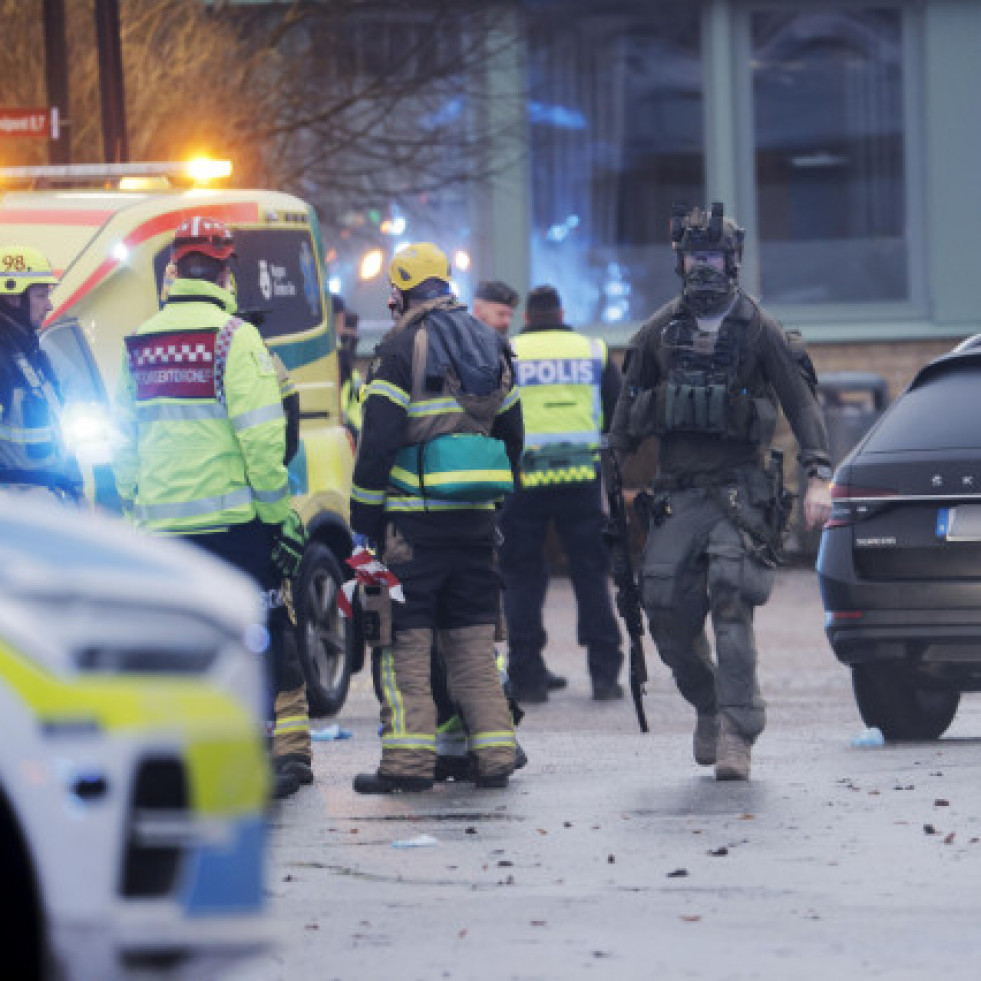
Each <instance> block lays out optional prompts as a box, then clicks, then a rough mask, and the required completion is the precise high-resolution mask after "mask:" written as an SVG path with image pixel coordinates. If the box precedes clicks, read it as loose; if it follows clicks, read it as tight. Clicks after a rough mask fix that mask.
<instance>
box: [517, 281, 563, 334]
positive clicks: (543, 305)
mask: <svg viewBox="0 0 981 981" xmlns="http://www.w3.org/2000/svg"><path fill="white" fill-rule="evenodd" d="M525 316H526V318H527V320H528V323H529V324H530V325H545V324H555V325H557V326H559V325H561V323H562V301H561V300H560V299H559V291H558V290H557V289H556V288H555V287H554V286H536V287H535V288H534V289H533V290H532V291H531V292H530V293H529V294H528V299H527V300H525Z"/></svg>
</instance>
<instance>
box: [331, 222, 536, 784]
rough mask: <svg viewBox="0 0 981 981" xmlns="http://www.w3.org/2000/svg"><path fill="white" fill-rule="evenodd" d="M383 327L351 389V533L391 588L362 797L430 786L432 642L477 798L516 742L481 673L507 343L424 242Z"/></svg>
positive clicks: (511, 453)
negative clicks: (460, 295)
mask: <svg viewBox="0 0 981 981" xmlns="http://www.w3.org/2000/svg"><path fill="white" fill-rule="evenodd" d="M389 279H390V281H391V299H390V302H389V306H390V308H391V310H392V315H393V318H394V319H395V325H394V327H393V328H392V329H391V330H390V331H389V332H388V333H387V334H386V335H385V337H383V338H382V340H381V342H380V344H379V345H378V347H377V349H376V352H375V357H374V360H373V361H372V364H371V367H370V369H369V372H368V376H367V379H366V396H365V400H364V406H363V408H364V414H363V420H364V426H363V429H362V438H361V440H360V441H359V444H358V454H357V458H356V460H355V467H354V480H353V487H352V492H351V526H352V528H353V529H354V531H355V532H356V533H357V536H358V539H357V540H358V541H359V542H361V543H368V544H369V545H372V546H375V543H377V546H376V547H377V549H378V552H379V557H380V558H381V560H382V562H384V564H385V565H386V566H387V567H388V568H389V569H390V570H391V572H392V573H394V575H395V576H397V577H398V579H399V580H400V582H401V583H402V585H403V588H404V592H405V602H404V603H394V604H392V607H391V626H392V635H391V638H390V640H388V642H387V643H385V642H384V641H383V643H382V644H381V647H382V650H381V658H380V681H381V688H382V707H381V720H382V758H381V763H380V765H379V767H378V770H377V771H376V772H375V773H361V774H358V775H357V777H356V778H355V780H354V789H355V790H356V791H357V792H358V793H363V794H383V793H392V792H398V791H422V790H428V789H429V788H431V787H432V786H433V781H434V775H435V764H436V710H435V705H434V703H433V697H432V692H431V688H430V650H431V648H432V644H433V639H434V636H435V637H437V638H438V643H439V649H440V651H441V653H442V656H443V660H444V663H445V665H446V672H447V679H448V684H449V691H450V694H451V697H452V699H453V701H454V703H455V704H456V705H457V706H459V709H460V713H461V715H462V717H463V721H464V724H465V726H466V730H467V733H468V745H469V749H470V752H471V753H472V755H473V758H474V760H475V761H476V774H475V783H476V785H477V786H478V787H504V786H507V783H508V778H509V775H510V774H511V772H512V771H513V769H514V765H515V739H514V728H513V725H512V720H511V714H510V711H509V707H508V702H507V699H506V698H505V696H504V693H503V691H502V690H501V683H500V679H499V676H498V671H497V666H496V664H495V654H494V632H495V623H496V620H497V613H498V603H499V596H500V584H499V578H498V574H497V570H496V567H495V559H494V538H495V501H497V500H499V499H500V497H501V496H502V495H503V494H504V493H505V492H506V491H507V490H509V489H510V488H511V487H512V486H513V475H514V472H515V468H516V467H517V466H518V463H519V460H520V455H521V445H522V423H521V405H520V402H519V401H518V393H517V389H516V388H515V387H514V381H513V370H512V366H511V361H510V354H509V349H508V347H507V344H506V342H505V341H504V339H503V338H501V337H500V336H499V335H498V334H496V333H495V332H494V331H493V330H491V329H490V328H488V327H487V326H485V325H484V324H481V323H480V322H479V321H478V320H476V319H475V318H473V317H472V316H470V314H468V313H467V311H466V308H465V307H464V306H463V305H462V304H461V303H459V301H458V300H457V299H456V298H455V297H454V296H453V295H452V293H451V285H450V265H449V261H448V260H447V258H446V256H445V255H444V253H443V252H442V251H441V250H440V249H438V248H437V247H436V246H435V245H432V244H430V243H428V242H426V243H420V244H417V245H411V246H408V247H407V248H405V249H403V250H401V251H400V252H399V253H398V254H397V255H396V256H395V257H394V258H393V259H392V262H391V264H390V266H389Z"/></svg>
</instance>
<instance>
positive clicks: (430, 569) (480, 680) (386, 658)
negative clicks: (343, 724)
mask: <svg viewBox="0 0 981 981" xmlns="http://www.w3.org/2000/svg"><path fill="white" fill-rule="evenodd" d="M382 561H384V563H385V565H387V566H388V568H389V569H391V571H392V572H393V573H395V575H396V576H397V577H398V578H399V580H400V581H401V583H402V587H403V589H404V591H405V602H404V603H393V604H392V643H391V644H390V645H388V646H385V647H383V648H382V650H381V660H380V682H381V685H380V687H381V695H382V705H381V722H382V759H381V765H380V766H379V768H378V772H379V773H381V774H383V775H386V776H396V777H426V778H429V779H432V778H433V775H434V772H435V767H436V706H435V704H434V702H433V693H432V689H431V686H430V653H431V650H432V646H433V641H434V639H435V640H436V641H437V642H438V644H439V649H440V652H441V654H442V657H443V662H444V665H445V668H446V680H447V686H448V688H449V693H450V697H451V698H452V700H453V702H454V704H456V705H457V706H458V707H459V710H460V714H461V715H462V716H463V721H464V723H465V724H466V729H467V733H468V736H467V739H468V748H469V751H470V752H471V753H472V754H473V755H474V757H475V759H476V761H477V772H478V773H479V774H480V776H498V775H500V774H510V773H511V772H512V771H513V770H514V750H515V739H514V726H513V724H512V722H511V712H510V708H509V706H508V702H507V699H506V697H505V695H504V692H503V690H502V689H501V680H500V676H499V674H498V670H497V664H496V662H495V651H494V630H495V624H496V621H497V613H498V603H499V599H500V589H501V584H500V577H499V575H498V573H497V570H496V568H495V563H494V548H493V546H492V545H490V544H489V543H488V544H486V545H484V544H481V543H461V544H458V545H457V544H453V545H442V544H441V545H413V544H409V542H408V541H407V540H406V539H405V538H403V537H402V536H401V535H400V534H399V532H398V531H397V530H396V529H395V528H394V527H392V526H390V527H389V529H388V531H387V533H386V539H385V547H384V550H383V554H382Z"/></svg>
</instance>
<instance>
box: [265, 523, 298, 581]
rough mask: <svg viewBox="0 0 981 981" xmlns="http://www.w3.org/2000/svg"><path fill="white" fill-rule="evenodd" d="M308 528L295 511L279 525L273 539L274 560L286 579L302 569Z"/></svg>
mask: <svg viewBox="0 0 981 981" xmlns="http://www.w3.org/2000/svg"><path fill="white" fill-rule="evenodd" d="M306 543H307V530H306V528H304V527H303V520H302V519H301V518H300V516H299V515H298V514H297V513H296V512H295V511H290V513H289V515H287V518H286V520H285V521H284V522H283V523H282V524H281V525H280V526H279V530H278V531H277V532H276V537H275V540H274V541H273V550H272V560H273V564H274V565H275V566H276V568H277V569H278V570H279V572H280V574H281V575H282V577H283V578H284V579H292V578H293V577H294V576H295V575H296V574H297V573H298V572H299V571H300V563H301V562H302V561H303V547H304V546H305V545H306Z"/></svg>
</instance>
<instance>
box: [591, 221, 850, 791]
mask: <svg viewBox="0 0 981 981" xmlns="http://www.w3.org/2000/svg"><path fill="white" fill-rule="evenodd" d="M743 237H744V232H743V229H741V228H739V227H738V226H737V225H736V223H735V222H734V221H733V220H732V219H731V218H727V217H725V214H724V210H723V206H722V204H721V203H718V202H717V203H715V204H713V205H712V206H711V209H710V210H708V211H705V210H703V209H701V208H694V209H692V210H690V211H686V210H685V208H684V207H678V208H676V209H675V214H674V216H673V218H672V221H671V239H672V244H673V247H674V250H675V254H676V264H675V271H676V272H677V274H678V275H679V276H680V277H681V281H682V290H681V296H680V297H678V298H676V299H674V300H672V301H670V302H669V303H667V304H665V305H664V306H663V307H661V309H660V310H658V311H657V312H656V313H655V314H654V315H653V316H652V317H651V318H650V319H649V320H648V321H647V322H646V323H645V324H644V325H643V327H641V329H640V331H639V332H638V333H637V334H636V335H635V336H634V337H633V339H632V340H631V341H630V346H629V348H628V352H627V359H626V362H625V374H626V378H625V384H624V387H623V392H622V394H621V396H620V400H619V402H618V403H617V407H616V413H615V415H614V419H613V426H612V429H611V434H610V445H611V447H613V448H614V449H617V450H621V451H624V452H631V451H633V450H635V449H636V448H637V446H638V445H639V444H640V442H641V440H642V439H644V438H645V437H647V436H656V437H658V439H659V449H658V473H657V477H656V478H655V480H654V486H653V488H652V492H653V497H652V499H651V500H650V501H649V502H648V507H647V510H648V513H649V515H650V528H649V532H648V537H647V545H646V551H645V554H644V566H643V599H644V605H645V607H646V609H647V613H648V616H649V618H650V627H651V633H652V634H653V636H654V640H655V642H656V644H657V650H658V654H659V655H660V657H661V660H662V661H664V663H665V664H666V665H667V666H668V667H669V668H670V669H671V671H672V672H673V674H674V679H675V683H676V684H677V686H678V689H679V690H680V691H681V694H682V695H683V696H684V697H685V699H686V700H687V701H688V702H689V703H690V704H691V705H692V706H693V707H694V708H695V711H696V723H695V733H694V739H693V749H694V756H695V762H696V763H698V764H699V765H702V766H712V765H714V766H715V776H716V779H718V780H747V779H749V772H750V763H751V750H752V746H753V743H754V742H755V740H756V738H757V737H758V736H759V734H760V733H761V732H762V731H763V726H764V723H765V718H766V717H765V703H764V701H763V698H762V696H761V694H760V689H759V685H758V682H757V673H756V665H757V652H756V643H755V639H754V635H753V611H754V609H755V608H756V607H757V606H760V605H762V604H763V603H765V602H766V601H767V599H768V598H769V595H770V590H771V589H772V586H773V567H774V566H775V564H776V553H777V552H778V550H779V546H780V538H781V533H782V526H783V523H784V520H785V516H786V513H787V511H788V510H789V509H788V508H786V502H785V500H784V499H783V498H784V495H782V494H781V493H780V487H781V485H782V482H781V480H780V479H778V478H779V476H780V475H779V474H778V473H777V472H776V471H774V470H773V469H772V468H769V472H768V468H767V461H766V459H765V454H766V451H767V449H768V448H769V446H770V442H771V440H772V438H773V433H774V428H775V426H776V422H777V415H778V411H779V408H780V407H782V408H783V410H784V412H785V413H786V414H787V419H788V421H789V422H790V426H791V429H792V430H793V432H794V435H795V437H796V438H797V442H798V445H799V447H800V461H801V464H802V465H803V467H804V469H805V470H806V472H807V474H808V477H809V480H808V485H807V493H806V497H805V502H804V505H805V512H806V517H807V522H808V524H809V525H812V524H814V523H816V522H819V521H821V522H823V521H824V520H825V519H826V518H827V517H828V515H829V514H830V510H831V498H830V491H829V488H828V481H829V479H830V476H831V470H830V467H829V459H828V437H827V433H826V432H825V427H824V420H823V418H822V415H821V410H820V408H819V406H818V403H817V400H816V398H815V396H814V391H813V389H812V387H811V384H810V382H812V381H814V370H813V365H811V362H810V359H809V358H808V356H807V352H806V350H805V349H804V347H803V343H802V342H799V343H798V342H797V341H796V340H795V339H792V338H788V335H787V333H786V332H785V331H784V329H783V328H782V327H781V325H780V323H779V321H777V320H776V319H774V318H773V317H772V316H771V315H770V314H769V313H767V312H766V311H765V310H764V309H762V307H760V305H759V304H758V303H757V302H756V301H755V300H754V299H752V298H751V297H750V296H748V295H747V294H746V293H744V292H743V291H742V289H741V288H740V286H739V266H740V263H741V261H742V255H743ZM709 615H711V618H712V626H713V628H714V635H715V659H714V660H713V658H712V648H711V645H710V643H709V640H708V636H707V634H706V631H705V621H706V618H707V617H708V616H709Z"/></svg>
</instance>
